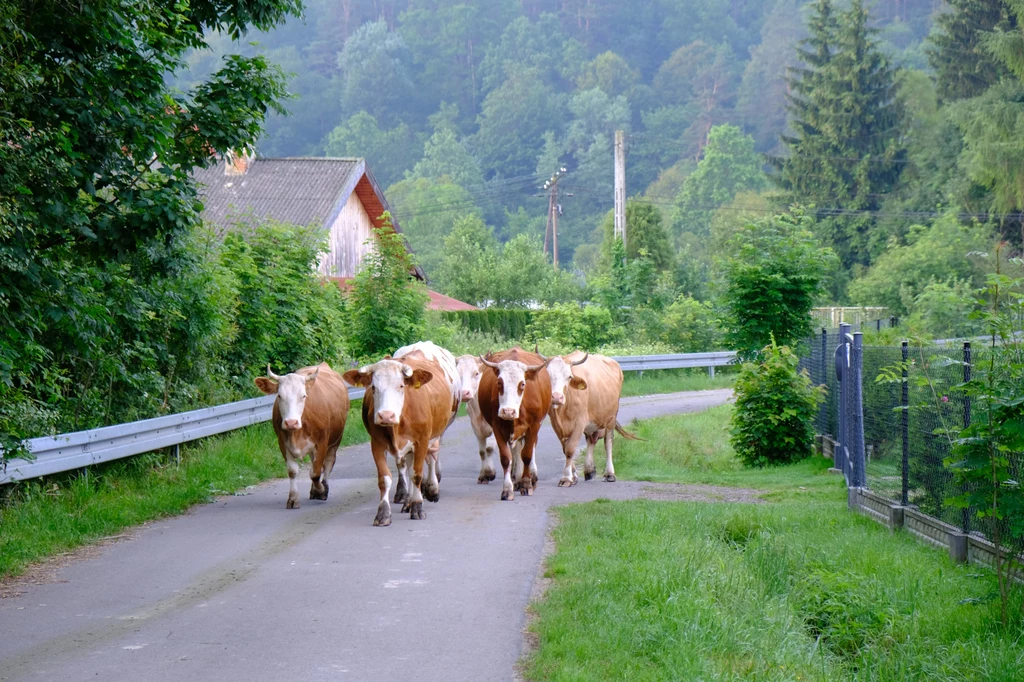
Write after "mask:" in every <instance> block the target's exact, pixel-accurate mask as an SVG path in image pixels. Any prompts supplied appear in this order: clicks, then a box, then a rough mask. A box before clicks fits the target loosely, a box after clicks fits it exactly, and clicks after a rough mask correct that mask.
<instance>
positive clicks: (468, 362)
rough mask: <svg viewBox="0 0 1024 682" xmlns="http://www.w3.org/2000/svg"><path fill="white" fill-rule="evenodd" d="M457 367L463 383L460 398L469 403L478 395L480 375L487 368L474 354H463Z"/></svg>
mask: <svg viewBox="0 0 1024 682" xmlns="http://www.w3.org/2000/svg"><path fill="white" fill-rule="evenodd" d="M455 367H456V369H457V370H458V372H459V379H460V383H461V385H462V392H461V393H460V394H459V399H460V400H461V401H462V402H464V403H468V402H469V401H470V400H472V399H473V398H475V397H476V394H477V392H478V391H479V390H480V377H481V376H482V375H483V370H484V369H486V368H485V367H483V365H481V363H480V361H479V360H477V359H476V358H475V357H473V356H472V355H463V356H462V357H461V358H459V361H458V363H457V364H456V365H455Z"/></svg>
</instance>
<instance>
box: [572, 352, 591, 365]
mask: <svg viewBox="0 0 1024 682" xmlns="http://www.w3.org/2000/svg"><path fill="white" fill-rule="evenodd" d="M589 357H590V352H589V351H588V352H586V353H584V354H583V359H582V360H578V361H576V362H571V363H569V366H570V367H575V366H576V365H582V364H583V363H584V362H586V361H587V358H589Z"/></svg>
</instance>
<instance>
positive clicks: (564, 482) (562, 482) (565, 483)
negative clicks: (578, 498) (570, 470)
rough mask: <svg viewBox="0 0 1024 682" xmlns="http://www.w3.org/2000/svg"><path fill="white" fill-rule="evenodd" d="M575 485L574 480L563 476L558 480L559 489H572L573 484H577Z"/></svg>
mask: <svg viewBox="0 0 1024 682" xmlns="http://www.w3.org/2000/svg"><path fill="white" fill-rule="evenodd" d="M575 483H576V481H574V480H572V479H571V478H566V477H565V476H563V477H562V478H560V479H558V487H559V488H571V487H572V486H573V484H575Z"/></svg>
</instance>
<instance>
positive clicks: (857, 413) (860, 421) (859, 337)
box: [850, 332, 867, 488]
mask: <svg viewBox="0 0 1024 682" xmlns="http://www.w3.org/2000/svg"><path fill="white" fill-rule="evenodd" d="M852 351H853V352H852V353H851V356H850V369H851V370H852V371H851V372H850V373H851V374H852V375H853V376H852V379H853V381H851V382H850V391H851V392H852V394H851V396H850V397H851V398H852V405H851V406H850V407H851V408H852V410H853V413H852V414H851V417H852V419H851V422H850V427H851V429H852V431H853V433H851V434H850V445H851V446H852V452H850V456H851V457H852V458H853V467H852V469H853V485H854V486H856V487H858V488H865V487H867V471H866V467H865V460H864V389H863V385H862V383H861V380H862V378H863V377H862V375H863V373H864V371H863V370H864V334H863V333H862V332H857V333H856V334H854V335H853V348H852Z"/></svg>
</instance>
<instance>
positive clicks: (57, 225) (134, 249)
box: [0, 0, 300, 447]
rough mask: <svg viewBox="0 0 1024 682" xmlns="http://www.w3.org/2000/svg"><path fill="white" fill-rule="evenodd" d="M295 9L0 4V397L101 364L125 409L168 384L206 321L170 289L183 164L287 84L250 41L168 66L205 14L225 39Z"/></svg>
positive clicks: (183, 216)
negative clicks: (218, 61)
mask: <svg viewBox="0 0 1024 682" xmlns="http://www.w3.org/2000/svg"><path fill="white" fill-rule="evenodd" d="M299 9H300V3H298V2H294V1H292V0H277V1H265V0H261V1H259V2H255V1H248V0H242V1H241V2H234V3H222V2H211V1H208V0H197V1H196V2H192V3H189V4H153V3H136V2H128V1H127V0H106V1H105V2H102V3H88V4H87V5H83V6H78V5H74V6H65V5H60V4H55V3H32V4H26V3H11V2H5V3H3V4H2V5H0V27H2V28H0V83H2V84H3V85H2V89H3V98H2V99H0V168H3V172H2V173H0V405H7V404H11V403H12V402H14V401H21V400H25V401H27V402H29V403H32V404H36V405H41V406H46V405H50V406H53V405H59V404H61V403H62V401H64V399H65V393H64V392H65V390H66V387H71V386H74V387H75V389H74V390H75V391H76V392H77V393H79V394H83V395H85V394H89V397H92V398H94V397H95V395H93V394H91V393H90V391H91V387H92V386H94V382H95V381H97V379H98V380H100V381H102V382H103V383H104V384H106V386H105V390H109V398H108V400H107V402H110V401H114V400H115V395H116V396H117V400H118V401H120V404H119V406H120V407H121V408H123V409H122V410H121V411H120V414H126V413H128V412H129V411H131V410H133V409H138V408H139V405H140V404H141V403H140V402H136V403H134V404H133V403H132V402H131V401H132V400H133V399H135V398H134V396H142V394H143V393H145V392H147V391H150V390H155V391H156V395H157V396H160V397H161V398H164V397H166V396H168V395H169V393H170V391H171V387H172V386H173V384H174V383H175V382H174V381H173V380H172V379H171V378H170V377H172V376H173V372H174V371H175V368H176V367H179V366H181V365H180V364H179V361H178V358H179V357H182V356H183V355H184V354H187V353H188V352H189V351H190V350H194V349H195V346H194V345H192V344H193V343H194V342H195V341H196V339H195V338H194V337H193V336H192V334H193V333H207V331H208V330H203V329H202V325H201V324H200V323H199V322H200V319H201V318H202V316H203V313H202V311H200V310H199V306H198V305H197V306H196V313H197V320H196V325H195V327H194V328H192V329H190V328H189V327H188V325H187V323H186V321H185V320H186V319H187V318H186V317H185V316H184V315H183V317H182V319H181V320H175V319H174V318H173V316H174V315H176V314H177V313H179V312H181V310H182V309H181V308H180V307H179V306H180V304H181V303H182V302H183V301H189V296H191V295H192V294H191V293H188V292H183V291H182V289H181V287H182V285H183V282H187V281H188V280H189V278H190V277H191V276H192V273H193V271H194V266H195V263H194V260H193V258H194V256H193V255H192V254H190V252H189V249H188V248H187V243H186V242H187V241H188V239H189V237H190V236H191V234H192V233H193V231H194V230H195V229H196V228H197V227H198V225H199V211H200V209H201V205H200V204H199V201H198V200H197V193H196V187H195V184H194V181H193V180H192V178H191V172H192V170H193V169H194V168H196V167H201V166H205V165H207V164H210V163H213V162H214V160H215V153H218V152H220V153H223V152H225V151H228V150H231V149H242V148H245V147H251V146H252V145H253V144H255V142H256V140H257V139H258V137H259V135H260V133H261V130H262V125H263V123H264V121H265V120H266V116H267V113H268V111H271V110H281V106H280V101H281V100H283V99H284V98H285V97H286V91H285V88H284V78H283V74H282V73H281V72H280V70H279V69H276V68H275V67H273V66H271V65H270V64H269V63H268V62H267V60H266V59H265V58H264V57H262V56H256V57H249V58H247V57H241V56H237V55H231V56H228V57H226V58H225V59H224V61H223V64H222V65H221V68H219V69H218V70H217V71H216V72H215V73H213V74H212V75H210V76H209V77H208V78H207V79H205V80H202V81H200V82H198V83H196V84H195V85H194V86H193V87H191V88H189V89H188V90H187V91H185V92H182V91H179V90H175V89H173V88H171V87H170V86H169V84H168V83H167V80H166V79H167V76H168V74H170V73H172V72H174V71H175V70H177V69H180V68H183V67H184V66H185V64H186V55H187V54H188V53H189V51H190V50H197V49H202V48H203V47H205V46H206V44H207V43H206V38H205V35H206V34H207V32H210V33H213V32H217V31H223V32H225V33H226V34H229V35H231V36H232V37H234V38H236V39H237V38H239V37H241V36H242V35H244V34H245V33H246V32H247V31H249V30H250V29H253V28H257V29H264V30H269V29H271V28H273V27H274V26H277V25H278V24H280V23H281V22H283V21H284V20H285V19H286V18H287V17H288V16H289V15H294V14H297V13H298V12H299ZM178 277H180V279H176V278H178ZM186 293H187V295H185V294H186ZM176 298H177V299H178V302H177V303H175V302H174V301H175V299H176ZM184 310H187V308H184ZM153 334H159V336H156V337H154V336H153ZM156 339H159V340H156ZM202 369H206V368H205V367H204V368H200V371H201V370H202ZM187 378H192V377H191V376H189V377H187ZM143 382H145V388H143ZM133 389H138V390H133ZM165 391H166V392H165ZM19 396H20V397H19ZM139 400H141V398H139ZM150 400H151V401H152V402H156V406H155V408H156V409H159V407H160V406H161V404H167V403H168V401H166V400H153V399H150ZM149 406H150V404H147V405H146V407H149ZM110 413H111V412H107V413H106V416H109V414H110ZM99 416H104V415H99ZM147 416H149V415H147ZM0 421H2V418H0ZM0 427H2V428H0V432H3V435H2V436H0V440H3V442H2V443H0V447H8V446H11V445H12V444H13V441H14V440H16V439H14V438H12V437H11V436H10V433H11V431H10V430H8V427H7V426H5V425H3V424H0ZM14 431H17V429H14Z"/></svg>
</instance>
